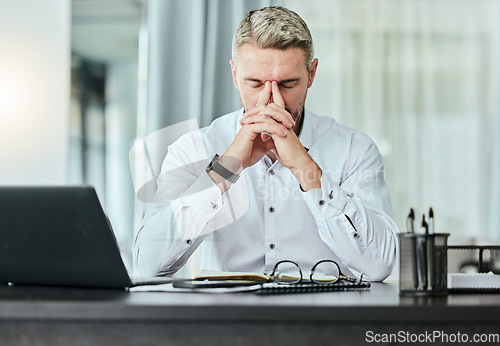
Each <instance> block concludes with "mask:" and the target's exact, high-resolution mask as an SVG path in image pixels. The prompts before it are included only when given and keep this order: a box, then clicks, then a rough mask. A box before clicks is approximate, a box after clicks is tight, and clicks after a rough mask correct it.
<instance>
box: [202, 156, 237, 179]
mask: <svg viewBox="0 0 500 346" xmlns="http://www.w3.org/2000/svg"><path fill="white" fill-rule="evenodd" d="M219 157H220V156H219V155H217V154H215V155H214V157H213V158H212V161H210V163H209V164H208V166H207V173H208V172H210V171H214V172H215V173H217V174H218V175H220V176H221V177H223V178H224V179H226V180H227V181H229V182H231V184H234V183H236V181H237V180H238V179H239V177H240V175H239V174H236V173H233V172H231V171H230V170H228V169H227V168H226V167H224V166H223V165H221V164H220V163H219V161H218V160H219Z"/></svg>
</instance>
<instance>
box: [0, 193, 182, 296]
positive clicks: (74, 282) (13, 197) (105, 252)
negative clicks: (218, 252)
mask: <svg viewBox="0 0 500 346" xmlns="http://www.w3.org/2000/svg"><path fill="white" fill-rule="evenodd" d="M172 280H173V279H170V278H140V279H139V280H132V279H131V278H130V277H129V275H128V272H127V269H126V267H125V265H124V263H123V261H122V258H121V255H120V250H119V248H118V244H117V242H116V239H115V236H114V232H113V230H112V228H111V224H110V222H109V220H108V218H107V216H106V215H105V213H104V211H103V209H102V207H101V204H100V202H99V198H98V197H97V194H96V191H95V189H94V188H93V187H90V186H58V187H48V186H44V187H33V186H20V187H12V186H9V187H5V186H4V187H0V283H1V284H14V285H18V284H24V285H54V286H77V287H100V288H121V289H126V288H128V287H131V286H133V285H137V284H144V283H162V282H172Z"/></svg>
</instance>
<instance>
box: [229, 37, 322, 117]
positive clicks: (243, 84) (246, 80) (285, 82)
mask: <svg viewBox="0 0 500 346" xmlns="http://www.w3.org/2000/svg"><path fill="white" fill-rule="evenodd" d="M317 65H318V60H317V59H314V61H313V62H312V64H311V68H310V70H309V71H307V66H306V62H305V53H304V51H303V50H302V49H300V48H288V49H285V50H280V49H273V48H264V49H263V48H258V47H256V46H254V45H253V44H248V43H245V44H243V45H241V46H240V47H239V50H238V59H237V61H236V62H235V61H233V60H232V59H231V70H232V72H233V82H234V85H235V86H236V89H238V91H239V93H240V98H241V103H242V104H243V108H244V110H245V111H247V110H249V109H251V108H253V107H255V106H256V104H257V101H258V100H259V98H260V97H261V95H262V93H263V92H264V84H265V82H266V81H270V82H272V81H276V82H277V83H278V86H279V91H280V94H281V97H282V98H283V101H284V102H285V108H286V110H287V111H288V112H289V113H290V114H291V115H292V117H293V118H294V120H296V121H297V120H298V119H299V117H300V116H301V115H302V110H303V109H304V103H305V99H306V94H307V89H308V88H310V87H311V85H312V82H313V80H314V75H315V73H316V68H317ZM270 102H273V100H272V99H271V100H270Z"/></svg>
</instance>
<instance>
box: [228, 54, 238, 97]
mask: <svg viewBox="0 0 500 346" xmlns="http://www.w3.org/2000/svg"><path fill="white" fill-rule="evenodd" d="M229 63H230V64H231V73H232V74H233V84H234V86H235V87H236V90H239V89H238V83H237V82H236V63H235V62H234V60H233V59H230V60H229Z"/></svg>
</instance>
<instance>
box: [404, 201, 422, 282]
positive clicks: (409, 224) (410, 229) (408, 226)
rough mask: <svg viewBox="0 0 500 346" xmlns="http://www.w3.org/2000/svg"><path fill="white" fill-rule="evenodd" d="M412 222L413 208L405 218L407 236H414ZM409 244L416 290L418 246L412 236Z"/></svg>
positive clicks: (413, 219)
mask: <svg viewBox="0 0 500 346" xmlns="http://www.w3.org/2000/svg"><path fill="white" fill-rule="evenodd" d="M414 222H415V211H414V210H413V208H410V213H409V214H408V217H407V218H406V231H407V232H408V234H412V235H413V234H414V233H415V228H414ZM410 239H411V244H412V248H413V268H412V269H413V273H412V274H413V282H414V284H415V289H418V282H419V280H418V263H417V261H418V259H417V258H418V245H417V239H416V238H415V237H414V236H412V237H411V238H410Z"/></svg>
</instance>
